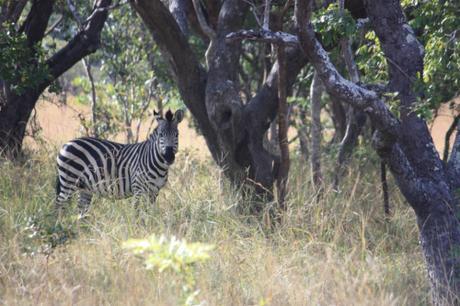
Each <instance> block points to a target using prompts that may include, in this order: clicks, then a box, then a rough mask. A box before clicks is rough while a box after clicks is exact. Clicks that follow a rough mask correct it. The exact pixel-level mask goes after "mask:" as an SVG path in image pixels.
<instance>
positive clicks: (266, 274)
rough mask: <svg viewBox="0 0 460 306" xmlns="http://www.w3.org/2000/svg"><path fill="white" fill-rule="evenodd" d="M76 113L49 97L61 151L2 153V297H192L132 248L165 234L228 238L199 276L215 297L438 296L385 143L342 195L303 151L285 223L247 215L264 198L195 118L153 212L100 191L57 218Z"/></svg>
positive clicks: (51, 129)
mask: <svg viewBox="0 0 460 306" xmlns="http://www.w3.org/2000/svg"><path fill="white" fill-rule="evenodd" d="M73 116H74V115H72V112H71V111H70V110H69V109H68V108H67V109H66V108H58V107H56V106H51V105H47V104H45V103H42V105H41V106H39V108H38V118H39V120H40V123H41V125H42V127H43V133H42V136H43V137H44V138H45V139H47V140H49V141H51V142H54V148H53V147H51V148H48V149H47V150H43V149H39V150H37V151H36V152H35V153H33V154H32V155H31V157H32V158H31V159H30V160H28V161H27V162H26V163H24V164H12V163H10V162H6V161H4V162H1V163H0V173H2V175H1V176H0V304H1V305H61V304H63V305H69V304H72V305H178V304H181V303H183V302H184V297H183V293H182V285H183V278H182V277H181V275H178V274H177V273H174V272H171V271H165V272H159V271H157V270H150V271H149V270H146V269H145V266H144V264H143V260H142V259H141V258H139V257H137V256H133V255H132V254H131V253H130V252H128V251H127V250H125V249H124V248H123V247H122V245H123V242H124V241H126V240H128V239H130V238H142V237H146V236H148V235H150V234H152V233H155V234H157V235H162V234H163V235H166V236H167V237H171V236H177V237H179V238H184V239H186V240H187V241H189V242H203V243H208V244H212V245H214V246H215V249H214V250H213V251H211V253H210V255H211V258H210V259H209V260H208V261H206V262H203V263H200V264H197V265H196V266H195V269H194V273H193V274H194V277H195V279H196V280H197V282H196V289H199V293H198V295H197V296H196V299H195V300H196V302H202V305H425V304H428V303H429V285H428V281H427V275H426V271H425V264H424V262H423V257H422V254H421V250H420V246H419V244H418V230H417V226H416V222H415V217H414V214H413V212H412V210H411V209H410V208H409V207H408V205H407V204H406V203H405V201H404V200H403V198H402V196H401V194H400V193H399V192H398V190H397V188H396V187H395V186H394V182H393V181H392V179H391V178H390V181H389V183H390V198H391V207H392V211H393V215H392V217H391V218H390V219H389V220H388V219H386V218H385V216H384V214H383V207H382V206H383V205H382V199H381V189H380V182H379V173H378V167H376V166H375V165H377V164H378V157H377V156H375V153H374V152H373V150H372V149H370V148H363V150H360V151H359V152H357V153H356V154H355V157H354V161H353V163H352V165H351V169H353V171H350V172H349V173H348V174H347V175H346V176H345V178H344V179H343V184H342V188H341V190H342V191H341V192H335V191H332V190H331V189H329V188H326V190H325V195H324V197H322V198H321V199H320V200H319V201H316V196H315V194H314V192H313V190H314V189H313V187H312V183H311V179H310V175H309V173H310V169H309V168H308V165H306V163H305V162H303V161H301V157H299V156H297V154H296V152H295V150H293V151H292V159H293V166H292V171H291V173H290V180H289V193H288V197H287V199H288V205H287V210H286V211H285V212H284V213H283V214H282V218H281V221H280V222H279V223H277V225H276V226H274V227H272V226H270V224H271V223H270V220H268V215H265V216H264V217H261V218H257V217H254V216H251V215H249V213H247V211H248V210H247V207H248V205H250V202H249V201H248V200H247V199H245V198H244V197H243V195H242V192H241V191H240V190H235V189H232V188H231V187H230V186H228V184H227V182H226V180H225V179H224V178H223V177H222V172H221V171H220V170H219V169H218V168H217V167H216V166H215V164H214V163H213V162H212V161H211V160H210V158H203V156H204V155H203V154H208V153H207V151H206V147H205V144H204V141H203V140H202V138H200V137H199V136H197V135H196V134H194V132H193V131H192V130H190V129H184V127H186V126H187V124H183V125H182V129H181V139H180V141H181V151H180V153H179V155H178V158H177V161H176V163H175V164H174V166H173V167H172V169H171V173H170V180H169V183H168V185H167V186H166V187H165V188H164V189H162V190H161V192H160V196H159V198H158V201H157V203H156V205H155V206H154V207H150V205H149V203H144V207H143V210H142V211H141V212H140V216H139V215H138V214H137V213H136V211H135V210H134V208H133V207H132V205H131V204H132V202H131V201H130V200H129V199H127V200H121V201H113V200H110V199H101V198H96V199H95V200H94V202H93V204H92V206H91V210H90V214H89V217H88V218H87V219H86V220H78V219H77V218H76V213H77V208H76V207H75V206H76V205H75V203H73V204H72V205H71V206H69V207H68V209H67V211H66V214H65V216H64V218H62V220H60V221H59V222H56V219H55V217H54V215H53V199H54V181H55V165H54V158H55V154H56V146H59V145H60V144H61V143H63V142H65V141H66V140H68V139H70V138H72V137H75V136H77V135H78V134H79V128H78V124H77V122H76V120H75V119H72V118H73ZM55 118H59V119H58V120H57V121H54V120H55ZM440 118H444V116H442V117H440ZM53 122H54V123H53ZM440 125H445V126H448V122H441V123H438V122H435V125H434V126H433V131H434V137H435V139H439V136H442V132H439V134H441V135H437V134H436V133H437V132H438V131H440V129H441V127H440ZM441 138H442V137H441ZM29 145H32V144H31V143H29ZM438 148H439V141H438ZM327 154H329V153H325V155H324V158H323V166H324V169H325V172H326V175H325V176H326V186H330V182H329V177H331V170H330V169H333V162H334V161H333V159H332V158H330V155H327ZM272 204H273V203H267V205H272Z"/></svg>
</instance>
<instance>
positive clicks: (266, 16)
mask: <svg viewBox="0 0 460 306" xmlns="http://www.w3.org/2000/svg"><path fill="white" fill-rule="evenodd" d="M270 8H271V5H270V0H265V8H264V23H263V24H262V30H265V31H269V30H270Z"/></svg>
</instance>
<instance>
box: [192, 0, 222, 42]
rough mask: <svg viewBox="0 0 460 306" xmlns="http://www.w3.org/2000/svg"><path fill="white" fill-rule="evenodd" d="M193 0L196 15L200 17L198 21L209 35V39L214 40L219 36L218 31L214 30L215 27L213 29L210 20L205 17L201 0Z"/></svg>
mask: <svg viewBox="0 0 460 306" xmlns="http://www.w3.org/2000/svg"><path fill="white" fill-rule="evenodd" d="M192 2H193V7H194V8H195V12H196V17H197V18H198V23H199V24H200V27H201V29H202V30H203V32H204V33H205V34H206V35H207V36H208V37H209V39H211V41H213V40H214V39H216V37H217V34H216V31H214V29H212V28H211V27H210V26H209V24H208V22H207V21H206V18H205V17H204V12H203V8H202V7H201V4H200V2H199V0H192Z"/></svg>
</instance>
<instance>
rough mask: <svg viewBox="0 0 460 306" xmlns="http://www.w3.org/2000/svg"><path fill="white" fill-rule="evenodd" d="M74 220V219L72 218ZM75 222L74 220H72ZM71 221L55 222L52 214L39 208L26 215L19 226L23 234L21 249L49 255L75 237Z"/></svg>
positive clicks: (30, 252) (28, 253)
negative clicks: (31, 214) (33, 212)
mask: <svg viewBox="0 0 460 306" xmlns="http://www.w3.org/2000/svg"><path fill="white" fill-rule="evenodd" d="M74 221H75V220H74ZM74 223H75V222H74ZM73 225H74V224H72V223H67V222H66V223H63V222H56V219H55V216H54V214H50V213H48V212H46V211H45V210H44V209H42V208H40V209H38V211H37V212H36V213H35V214H34V215H33V216H27V217H25V218H24V220H23V222H21V226H20V228H19V230H20V232H21V233H22V235H23V236H24V240H23V243H22V244H23V251H24V254H27V255H31V256H33V255H36V254H45V255H49V254H51V253H52V251H53V250H54V249H55V248H56V247H57V246H60V245H65V244H67V243H68V242H69V241H70V240H71V239H74V238H76V236H77V233H76V232H75V228H74V226H73Z"/></svg>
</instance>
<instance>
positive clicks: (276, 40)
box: [225, 29, 300, 47]
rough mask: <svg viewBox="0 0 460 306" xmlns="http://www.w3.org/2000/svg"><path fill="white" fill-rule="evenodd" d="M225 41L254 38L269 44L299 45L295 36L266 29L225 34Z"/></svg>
mask: <svg viewBox="0 0 460 306" xmlns="http://www.w3.org/2000/svg"><path fill="white" fill-rule="evenodd" d="M225 39H226V40H227V41H237V40H254V41H261V42H265V43H271V44H285V45H292V46H297V47H298V46H300V44H299V40H298V39H297V36H295V35H292V34H289V33H286V32H281V31H277V32H272V31H267V30H264V29H262V30H241V31H237V32H232V33H229V34H227V36H226V37H225Z"/></svg>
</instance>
